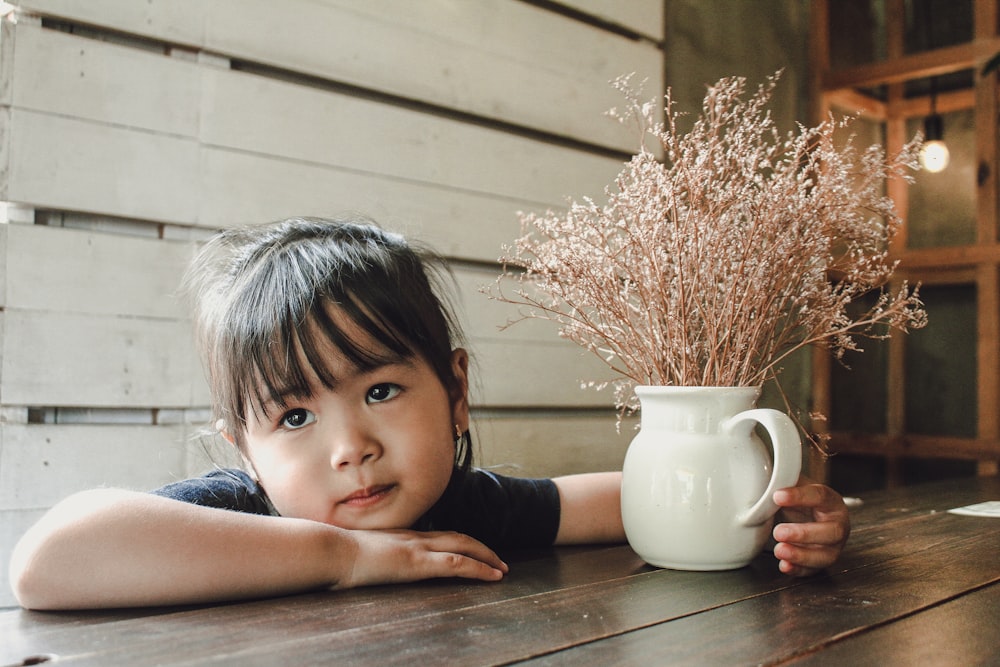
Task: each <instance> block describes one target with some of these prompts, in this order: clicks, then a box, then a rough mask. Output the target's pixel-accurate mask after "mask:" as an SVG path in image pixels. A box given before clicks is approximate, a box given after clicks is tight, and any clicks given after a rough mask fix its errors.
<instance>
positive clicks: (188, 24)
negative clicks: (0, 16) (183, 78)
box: [17, 0, 205, 47]
mask: <svg viewBox="0 0 1000 667" xmlns="http://www.w3.org/2000/svg"><path fill="white" fill-rule="evenodd" d="M17 4H18V6H19V7H20V8H21V9H22V10H24V11H26V12H31V13H34V14H39V15H41V16H48V17H54V18H59V19H64V20H68V21H75V22H79V23H84V24H88V25H92V26H100V27H103V28H110V29H112V30H116V31H120V32H126V33H133V34H137V35H142V36H144V37H149V38H152V39H158V40H163V41H164V42H170V43H176V44H185V45H188V46H192V47H196V46H203V45H204V43H205V33H204V22H205V18H204V4H205V3H204V2H203V0H147V1H146V2H131V1H130V0H23V1H19V2H18V3H17Z"/></svg>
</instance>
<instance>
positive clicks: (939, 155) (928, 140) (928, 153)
mask: <svg viewBox="0 0 1000 667" xmlns="http://www.w3.org/2000/svg"><path fill="white" fill-rule="evenodd" d="M950 159H951V154H950V153H949V152H948V146H947V144H945V143H944V122H943V121H942V120H941V116H940V115H939V114H938V112H937V91H936V90H934V81H933V79H932V80H931V115H930V116H927V118H924V145H923V147H921V149H920V166H921V167H923V168H924V169H926V170H927V171H929V172H931V173H932V174H936V173H938V172H939V171H942V170H943V169H944V168H945V167H947V166H948V161H949V160H950Z"/></svg>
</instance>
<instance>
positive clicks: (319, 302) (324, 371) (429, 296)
mask: <svg viewBox="0 0 1000 667" xmlns="http://www.w3.org/2000/svg"><path fill="white" fill-rule="evenodd" d="M445 276H450V273H448V271H447V267H446V265H445V263H444V261H443V260H442V259H441V258H440V257H438V256H437V255H435V254H434V253H432V252H430V251H429V250H427V249H422V248H418V247H416V246H414V245H411V244H409V243H407V242H406V240H404V239H403V237H402V236H399V235H398V234H393V233H390V232H387V231H385V230H383V229H381V228H380V227H378V226H377V225H376V224H374V223H373V222H371V221H370V220H367V219H359V218H352V219H324V218H289V219H286V220H282V221H279V222H275V223H271V224H265V225H253V226H247V227H239V228H232V229H227V230H225V231H222V232H220V233H219V234H217V235H216V236H214V237H213V238H212V239H210V240H209V241H208V243H206V245H205V246H204V248H202V250H201V251H200V252H199V253H198V255H197V257H196V258H195V260H194V262H193V263H192V265H191V268H190V269H189V271H188V274H187V276H186V278H185V285H186V286H187V289H188V291H189V292H190V293H191V295H192V296H193V298H194V299H195V320H196V321H195V324H196V330H197V333H198V339H199V345H200V348H201V353H202V357H203V361H204V363H205V367H206V370H207V373H208V379H209V383H210V386H211V389H212V397H213V408H214V411H215V413H216V417H217V418H219V419H221V420H223V421H224V422H225V424H226V425H227V430H228V431H229V433H230V434H231V436H232V437H233V438H234V443H235V444H236V446H237V447H238V448H240V449H241V451H242V450H243V448H244V446H245V443H244V437H243V434H244V431H245V428H246V420H247V417H248V415H249V414H251V413H253V414H255V415H260V414H261V413H263V414H264V415H265V416H267V405H268V404H275V405H278V406H279V407H284V401H285V400H286V397H287V396H289V395H292V396H301V397H308V396H310V395H311V394H312V392H313V391H314V388H313V387H312V386H311V385H310V382H309V380H308V378H309V371H311V372H312V373H313V374H315V377H317V378H318V379H319V381H320V382H321V383H322V384H323V386H325V387H327V388H331V387H332V386H333V385H334V384H335V383H336V378H335V377H334V375H333V373H332V371H331V370H330V368H329V366H328V364H327V363H326V362H325V360H324V358H323V354H322V353H321V349H322V347H323V346H324V345H325V344H333V345H334V346H335V347H336V348H337V349H338V350H339V351H340V352H341V353H342V354H343V355H344V358H345V359H347V360H348V361H349V362H350V363H351V364H353V365H354V366H356V367H357V368H358V369H359V370H361V371H365V370H369V369H371V368H374V367H376V366H378V365H380V364H383V363H387V362H392V361H398V360H403V359H409V358H413V357H420V358H422V359H423V360H424V361H426V362H427V363H428V364H429V365H430V366H431V368H432V369H433V370H434V373H435V374H436V375H437V377H438V378H439V379H440V380H441V383H442V384H443V385H444V387H445V389H446V391H447V392H448V396H449V397H450V399H451V400H452V401H453V402H454V401H457V400H459V399H461V398H462V395H463V391H464V387H463V385H462V383H461V382H460V381H459V379H458V378H456V376H455V374H454V371H453V367H452V350H453V349H454V348H455V347H458V346H459V343H460V341H459V331H458V328H457V326H456V323H455V319H454V316H453V314H452V311H451V309H450V308H449V307H448V303H447V302H446V301H445V300H444V299H443V297H442V296H441V295H442V294H444V293H445V290H444V289H443V284H442V278H444V277H445ZM338 320H339V322H338ZM344 323H346V326H344ZM471 449H472V448H471V443H470V437H469V432H468V431H466V432H465V433H464V434H462V436H461V438H460V439H459V440H458V441H457V444H456V458H455V461H456V465H457V466H458V467H459V468H461V469H463V470H465V469H468V468H469V467H470V466H471V463H472V451H471Z"/></svg>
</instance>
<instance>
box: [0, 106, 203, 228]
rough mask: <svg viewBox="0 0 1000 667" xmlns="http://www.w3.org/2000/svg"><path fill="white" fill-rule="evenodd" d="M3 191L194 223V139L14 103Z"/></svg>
mask: <svg viewBox="0 0 1000 667" xmlns="http://www.w3.org/2000/svg"><path fill="white" fill-rule="evenodd" d="M7 132H8V133H9V139H10V142H11V145H10V151H9V153H8V155H7V162H5V163H3V165H2V166H0V169H3V168H6V170H7V177H6V179H5V180H3V182H4V183H5V185H6V192H4V193H3V194H4V196H5V197H6V199H7V200H8V201H15V202H22V203H27V204H33V205H35V206H36V207H38V208H55V209H69V210H78V211H91V212H94V213H103V214H108V215H116V216H120V217H135V218H142V219H147V220H162V221H168V222H177V223H189V224H190V223H192V222H194V221H195V220H196V219H197V201H198V200H197V197H196V196H193V194H194V193H197V192H198V190H199V182H198V173H199V167H198V164H199V158H198V145H197V143H196V142H195V141H193V140H189V139H184V138H178V137H174V136H169V135H158V134H153V133H150V132H140V131H132V130H129V129H127V128H123V127H117V126H112V125H105V124H100V123H94V122H90V121H80V120H76V119H71V118H66V117H61V116H52V115H48V114H42V113H37V112H34V111H29V110H25V109H17V108H14V109H11V110H10V117H9V124H8V126H7Z"/></svg>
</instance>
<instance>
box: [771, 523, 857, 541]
mask: <svg viewBox="0 0 1000 667" xmlns="http://www.w3.org/2000/svg"><path fill="white" fill-rule="evenodd" d="M845 533H846V529H845V527H844V525H843V524H842V523H839V522H836V521H819V522H815V523H779V524H778V525H777V526H775V527H774V531H773V532H772V536H773V537H774V540H775V541H776V542H792V543H795V544H801V545H808V544H815V545H828V546H838V545H840V544H843V542H844V541H845V540H846V539H847V535H846V534H845Z"/></svg>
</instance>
